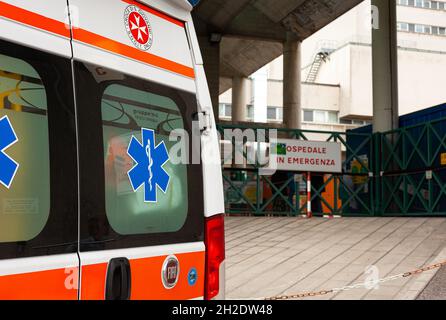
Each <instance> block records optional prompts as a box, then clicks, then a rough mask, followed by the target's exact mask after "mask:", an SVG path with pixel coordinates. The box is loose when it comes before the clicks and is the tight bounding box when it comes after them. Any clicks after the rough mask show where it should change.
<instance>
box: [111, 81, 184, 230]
mask: <svg viewBox="0 0 446 320" xmlns="http://www.w3.org/2000/svg"><path fill="white" fill-rule="evenodd" d="M102 121H103V137H104V138H103V142H104V152H105V154H104V163H105V189H106V190H105V198H106V199H105V200H106V213H107V219H108V221H109V223H110V226H111V227H112V228H113V229H114V230H115V232H117V233H118V234H122V235H132V234H147V233H166V232H176V231H178V230H180V229H181V228H182V227H183V225H184V223H185V221H186V218H187V213H188V183H187V164H186V163H184V164H182V163H175V164H174V163H173V161H171V160H172V159H170V155H169V153H170V151H171V149H172V148H173V147H174V146H175V144H176V143H177V141H175V142H172V141H170V140H169V136H170V134H171V132H172V131H173V130H183V129H184V119H183V118H182V115H181V112H180V110H179V107H178V106H177V104H176V103H175V102H174V101H173V100H172V99H171V98H169V97H166V96H163V95H159V94H156V93H153V92H151V91H150V90H149V89H148V90H144V91H143V90H140V89H134V88H131V87H128V86H124V85H121V84H111V85H109V86H108V87H107V88H106V89H105V91H104V94H103V97H102ZM143 132H144V133H143ZM147 137H151V139H147ZM132 139H133V142H132ZM147 140H150V144H151V146H150V145H149V144H148V142H147ZM132 143H133V145H132ZM132 170H133V171H134V173H133V174H132V173H131V171H132Z"/></svg>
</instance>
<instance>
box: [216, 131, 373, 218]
mask: <svg viewBox="0 0 446 320" xmlns="http://www.w3.org/2000/svg"><path fill="white" fill-rule="evenodd" d="M234 130H239V131H241V132H243V133H246V132H247V131H248V130H250V131H251V134H246V137H245V139H244V141H243V145H242V147H240V148H237V147H235V150H233V152H234V154H232V155H231V156H232V157H235V156H236V155H237V154H242V156H243V157H244V158H245V159H247V158H249V155H248V153H249V152H248V151H247V148H246V146H247V145H248V144H250V143H251V145H252V144H253V143H254V144H256V143H257V144H259V147H258V148H257V149H261V148H260V143H268V142H269V141H270V140H271V138H272V132H274V137H278V138H287V139H298V140H318V141H328V142H338V143H340V144H341V146H342V149H343V151H344V152H343V153H344V154H345V159H344V165H343V171H342V173H341V174H339V173H331V174H326V175H325V176H324V177H323V180H322V177H321V178H320V180H322V181H321V182H319V183H313V184H312V193H311V196H312V202H313V203H316V204H317V203H319V204H320V205H319V206H318V205H316V210H313V214H314V215H322V214H330V215H338V214H342V215H344V216H346V215H355V216H371V215H373V214H374V211H375V208H374V201H372V200H373V199H374V194H375V192H376V188H375V181H374V174H373V173H374V172H375V168H374V163H375V161H374V157H375V154H374V150H375V148H374V143H375V141H374V136H373V135H372V134H363V133H353V132H326V131H314V130H290V129H276V128H265V127H261V126H241V125H220V126H219V132H220V135H221V140H222V141H224V140H226V141H227V144H230V145H232V146H234V145H235V143H234V141H233V140H232V136H230V134H228V132H233V131H234ZM249 137H250V138H251V139H249ZM260 141H261V142H260ZM227 160H228V159H223V162H224V163H226V165H225V164H223V181H224V184H225V202H226V212H227V213H230V214H248V215H258V216H264V215H280V216H284V215H287V216H296V215H301V214H306V210H307V204H306V202H307V189H306V181H307V175H306V172H277V173H275V174H273V175H268V174H264V173H263V172H262V169H263V167H262V166H261V165H260V164H259V163H258V162H253V163H252V164H246V165H242V166H240V165H238V166H236V165H229V164H228V163H227V162H228V161H227ZM229 160H232V159H229ZM313 180H314V177H313V179H312V181H313ZM317 208H319V210H317Z"/></svg>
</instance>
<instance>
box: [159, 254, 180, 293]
mask: <svg viewBox="0 0 446 320" xmlns="http://www.w3.org/2000/svg"><path fill="white" fill-rule="evenodd" d="M179 276H180V262H179V261H178V259H177V257H175V256H168V257H167V258H166V260H164V263H163V268H162V270H161V278H162V280H163V285H164V287H165V288H166V289H172V288H174V287H175V286H176V284H177V283H178V278H179Z"/></svg>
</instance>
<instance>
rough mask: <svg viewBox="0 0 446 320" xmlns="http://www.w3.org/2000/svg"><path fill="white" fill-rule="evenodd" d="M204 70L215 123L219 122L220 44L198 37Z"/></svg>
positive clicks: (207, 38)
mask: <svg viewBox="0 0 446 320" xmlns="http://www.w3.org/2000/svg"><path fill="white" fill-rule="evenodd" d="M198 41H199V44H200V49H201V55H202V56H203V64H204V70H205V72H206V78H207V81H208V86H209V92H210V95H211V100H212V106H213V108H214V116H215V121H216V122H218V120H219V119H218V114H219V110H218V109H219V107H218V106H219V97H220V43H219V42H210V41H209V37H208V36H206V37H198Z"/></svg>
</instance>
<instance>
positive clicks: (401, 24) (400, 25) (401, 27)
mask: <svg viewBox="0 0 446 320" xmlns="http://www.w3.org/2000/svg"><path fill="white" fill-rule="evenodd" d="M397 26H398V31H409V24H408V23H405V22H398V25H397Z"/></svg>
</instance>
